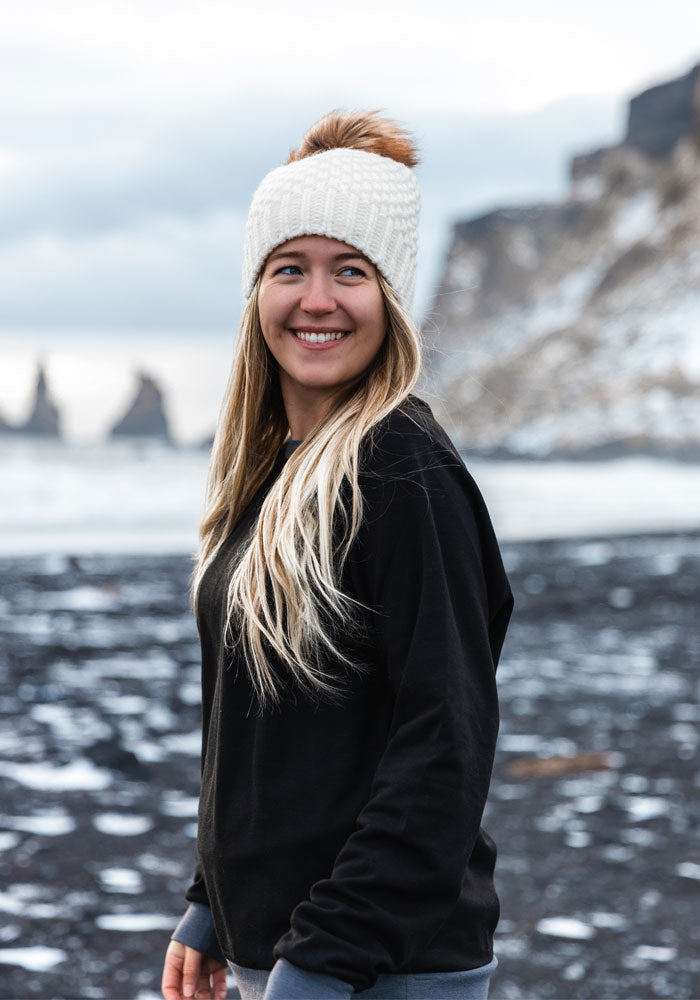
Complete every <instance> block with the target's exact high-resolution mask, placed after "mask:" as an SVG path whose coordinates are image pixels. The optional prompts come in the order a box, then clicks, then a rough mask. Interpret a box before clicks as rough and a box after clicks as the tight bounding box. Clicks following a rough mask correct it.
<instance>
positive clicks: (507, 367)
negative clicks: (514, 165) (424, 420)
mask: <svg viewBox="0 0 700 1000" xmlns="http://www.w3.org/2000/svg"><path fill="white" fill-rule="evenodd" d="M425 333H426V340H427V342H428V345H429V352H428V361H429V368H430V370H431V373H432V376H431V379H430V389H431V391H433V392H435V393H436V394H437V397H438V398H436V399H435V400H434V403H433V405H434V409H435V411H436V415H437V416H438V418H439V419H442V420H443V421H444V423H445V425H446V427H447V429H448V430H449V432H450V433H451V434H452V436H453V437H454V439H455V441H456V442H457V443H458V444H459V446H460V447H461V448H462V449H463V450H464V451H465V452H470V453H473V454H483V455H491V456H494V457H507V456H509V455H518V456H531V457H544V458H547V457H555V456H558V457H562V456H572V457H603V456H611V457H612V456H617V455H625V454H629V453H634V452H642V453H647V454H662V455H668V456H669V457H675V458H681V459H683V458H688V459H695V460H697V459H698V458H700V65H698V66H695V67H694V68H693V69H692V70H691V71H690V72H689V73H688V74H687V75H685V76H683V77H681V78H679V79H676V80H672V81H670V82H667V83H663V84H661V85H659V86H656V87H652V88H651V89H649V90H646V91H644V92H643V93H641V94H639V95H638V96H637V97H635V98H633V100H632V101H631V102H630V105H629V110H628V124H627V134H626V135H625V137H624V139H623V141H622V142H620V143H619V144H618V145H616V146H612V147H609V148H604V149H597V150H595V151H592V152H588V153H585V154H583V155H578V156H575V157H574V158H573V159H572V161H571V164H570V187H569V192H568V196H567V198H566V199H565V201H563V202H562V203H560V204H546V205H536V206H530V207H522V208H503V209H499V210H497V211H493V212H490V213H488V214H487V215H483V216H481V217H479V218H473V219H469V220H467V221H461V222H458V223H457V224H456V225H455V226H454V229H453V234H452V242H451V246H450V248H449V251H448V253H447V258H446V261H445V266H444V270H443V273H442V276H441V279H440V281H439V284H438V287H437V290H436V293H435V296H434V299H433V302H432V306H431V309H430V311H429V313H428V318H427V321H426V323H425Z"/></svg>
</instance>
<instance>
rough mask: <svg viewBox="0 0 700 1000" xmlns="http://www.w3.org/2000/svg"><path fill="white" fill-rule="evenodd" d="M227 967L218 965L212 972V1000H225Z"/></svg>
mask: <svg viewBox="0 0 700 1000" xmlns="http://www.w3.org/2000/svg"><path fill="white" fill-rule="evenodd" d="M227 972H228V966H226V965H218V963H217V968H216V969H215V970H214V971H213V972H212V975H211V979H212V983H213V984H214V1000H226V973H227Z"/></svg>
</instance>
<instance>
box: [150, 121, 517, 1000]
mask: <svg viewBox="0 0 700 1000" xmlns="http://www.w3.org/2000/svg"><path fill="white" fill-rule="evenodd" d="M416 159H417V158H416V153H415V149H414V147H413V144H412V142H411V140H410V139H409V137H408V136H407V135H406V133H404V132H403V130H402V129H400V128H399V127H398V126H397V125H396V124H395V123H393V122H391V121H388V120H387V119H384V118H381V117H380V116H379V115H378V114H376V113H365V114H341V113H338V112H334V113H331V114H330V115H328V116H326V118H325V119H322V121H321V122H319V123H317V125H315V126H313V127H312V128H311V129H310V130H309V132H308V133H307V134H306V136H305V137H304V140H303V141H302V144H301V146H300V147H299V149H298V150H296V151H295V152H294V153H293V154H292V155H291V157H290V160H289V162H288V163H287V164H285V165H284V166H283V167H279V168H277V170H273V171H272V172H271V173H270V174H268V175H267V177H265V178H264V179H263V181H262V182H261V184H260V186H259V187H258V189H257V191H256V193H255V196H254V198H253V202H252V205H251V208H250V212H249V216H248V222H247V226H246V239H245V247H244V267H243V289H244V295H245V297H246V306H245V309H244V313H243V317H242V320H241V327H240V331H239V340H238V347H237V352H236V356H235V358H234V363H233V367H232V370H231V375H230V378H229V382H228V386H227V389H226V396H225V399H224V402H223V406H222V409H221V415H220V419H219V424H218V427H217V432H216V436H215V439H214V445H213V449H212V456H211V464H210V471H209V481H208V496H207V509H206V513H205V516H204V518H203V520H202V523H201V525H200V538H201V545H200V550H199V553H198V557H197V565H196V567H195V572H194V578H193V584H192V594H193V603H194V609H195V614H196V617H197V625H198V628H199V634H200V639H201V647H202V723H203V744H202V745H203V752H202V784H201V793H200V802H199V825H198V839H197V847H198V853H199V860H198V864H197V866H196V869H195V873H194V878H193V880H192V883H191V884H190V886H189V888H188V889H187V891H186V893H185V897H186V899H187V900H188V901H189V903H190V906H189V909H188V910H187V912H186V913H185V915H184V917H183V919H182V920H181V921H180V923H179V924H178V926H177V928H176V929H175V931H174V932H173V935H172V940H171V942H170V944H169V946H168V950H167V952H166V957H165V964H164V969H163V983H162V987H163V996H164V997H165V1000H181V998H182V997H183V996H190V995H191V994H192V993H193V992H194V991H195V989H196V996H197V997H198V998H200V1000H201V998H208V997H210V996H211V995H212V992H215V994H216V997H217V1000H218V998H220V997H222V996H224V995H225V987H226V970H227V968H230V969H231V970H232V971H233V972H234V974H235V976H236V980H237V983H238V987H239V989H240V991H241V995H242V997H243V1000H294V998H297V997H298V998H305V1000H309V998H312V997H313V998H315V1000H324V998H329V997H347V998H349V997H350V996H351V995H353V994H354V993H357V994H358V995H360V996H363V997H365V996H366V997H367V998H375V997H376V998H379V997H384V998H398V997H406V996H411V997H414V998H416V1000H420V998H427V997H435V998H438V997H439V998H441V1000H447V998H450V997H460V998H475V1000H476V998H484V997H486V995H487V992H488V984H489V978H490V976H491V973H492V972H493V970H494V968H495V966H496V959H495V957H494V954H493V931H494V928H495V926H496V923H497V920H498V912H499V904H498V898H497V896H496V893H495V890H494V884H493V868H494V864H495V847H494V844H493V841H492V840H491V839H490V837H489V836H488V834H487V833H486V832H485V831H484V830H483V829H482V828H481V826H480V823H481V816H482V812H483V809H484V804H485V801H486V796H487V793H488V787H489V781H490V775H491V766H492V762H493V754H494V748H495V741H496V734H497V730H498V704H497V697H496V685H495V670H496V665H497V663H498V659H499V655H500V650H501V646H502V643H503V639H504V636H505V632H506V628H507V625H508V620H509V618H510V614H511V610H512V607H513V595H512V591H511V589H510V585H509V582H508V578H507V576H506V574H505V571H504V568H503V563H502V560H501V556H500V552H499V548H498V543H497V541H496V538H495V535H494V532H493V528H492V525H491V521H490V518H489V515H488V511H487V510H486V507H485V504H484V501H483V498H482V496H481V494H480V492H479V489H478V487H477V485H476V483H475V482H474V480H473V479H472V477H471V475H470V474H469V472H468V471H467V469H466V468H465V466H464V463H463V462H462V460H461V458H460V457H459V454H458V453H457V451H456V449H455V447H454V445H453V444H452V442H451V441H450V439H449V438H448V436H447V435H446V433H445V431H444V430H443V429H442V427H440V425H439V424H438V423H437V421H436V420H435V418H434V417H433V414H432V411H431V410H430V407H429V406H428V405H427V403H425V402H424V401H423V400H422V399H420V398H419V397H418V396H416V395H414V394H413V392H412V389H413V387H414V386H415V384H416V381H417V379H418V376H419V372H420V366H421V339H420V335H419V333H418V330H417V329H416V327H415V325H414V324H413V322H412V320H411V317H410V307H411V301H412V296H413V288H414V281H415V261H416V244H417V238H416V236H417V222H418V208H419V196H418V185H417V181H416V178H415V176H414V174H413V171H412V166H413V165H414V164H415V162H416Z"/></svg>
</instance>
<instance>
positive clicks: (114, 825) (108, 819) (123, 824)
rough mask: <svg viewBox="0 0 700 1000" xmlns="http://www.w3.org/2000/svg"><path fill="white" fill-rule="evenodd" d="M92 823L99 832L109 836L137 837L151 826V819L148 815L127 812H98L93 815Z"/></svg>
mask: <svg viewBox="0 0 700 1000" xmlns="http://www.w3.org/2000/svg"><path fill="white" fill-rule="evenodd" d="M92 823H93V826H94V827H95V829H96V830H99V831H100V833H106V834H108V835H109V836H111V837H138V836H140V835H141V834H142V833H147V832H148V831H149V830H151V829H152V828H153V821H152V820H151V819H150V818H149V817H148V816H134V815H130V814H127V813H98V814H97V815H96V816H93V818H92Z"/></svg>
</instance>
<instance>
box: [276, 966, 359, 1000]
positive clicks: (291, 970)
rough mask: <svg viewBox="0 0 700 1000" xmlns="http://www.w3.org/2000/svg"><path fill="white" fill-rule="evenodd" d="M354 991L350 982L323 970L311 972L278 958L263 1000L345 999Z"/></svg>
mask: <svg viewBox="0 0 700 1000" xmlns="http://www.w3.org/2000/svg"><path fill="white" fill-rule="evenodd" d="M353 992H354V989H353V987H352V986H351V985H350V983H346V982H344V981H343V980H342V979H336V978H335V976H327V975H325V973H323V972H311V971H310V970H309V969H300V968H299V967H298V966H297V965H292V963H291V962H288V961H287V959H286V958H278V959H277V961H276V962H275V965H274V967H273V969H272V972H271V973H270V976H269V978H268V980H267V987H266V989H265V996H264V997H263V1000H309V997H313V998H314V1000H347V998H348V997H351V996H352V994H353Z"/></svg>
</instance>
